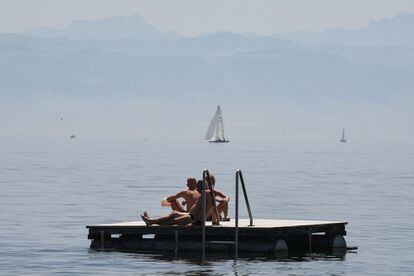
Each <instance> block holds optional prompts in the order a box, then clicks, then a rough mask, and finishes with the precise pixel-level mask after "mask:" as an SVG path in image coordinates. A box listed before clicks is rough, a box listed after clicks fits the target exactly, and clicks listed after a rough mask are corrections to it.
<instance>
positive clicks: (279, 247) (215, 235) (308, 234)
mask: <svg viewBox="0 0 414 276" xmlns="http://www.w3.org/2000/svg"><path fill="white" fill-rule="evenodd" d="M346 224H347V222H345V221H308V220H270V219H256V220H255V221H254V226H249V220H247V219H240V220H239V228H238V236H239V250H240V252H256V253H270V254H276V255H277V254H278V253H286V252H289V251H293V250H295V251H298V250H299V251H304V252H312V251H320V250H323V251H326V250H332V249H341V248H342V249H346V242H345V239H344V238H343V236H345V235H346V231H345V225H346ZM86 227H87V228H88V229H89V235H88V238H89V239H91V240H92V242H91V248H93V249H117V250H128V251H138V252H139V251H155V252H182V251H183V252H184V251H200V250H201V246H202V245H201V235H202V233H201V230H202V229H201V227H200V226H193V227H185V226H178V225H173V226H159V225H152V226H147V225H145V223H144V222H142V221H130V222H122V223H112V224H96V225H88V226H86ZM205 231H206V232H205V234H206V243H207V247H206V250H207V251H210V252H214V251H219V252H222V253H224V252H233V251H234V239H235V225H234V221H229V222H221V223H220V225H218V226H215V225H211V223H210V222H207V223H206V228H205ZM151 234H152V235H151ZM148 235H151V236H149V237H148ZM232 250H233V251H232Z"/></svg>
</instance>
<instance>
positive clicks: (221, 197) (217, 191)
mask: <svg viewBox="0 0 414 276" xmlns="http://www.w3.org/2000/svg"><path fill="white" fill-rule="evenodd" d="M214 193H215V195H216V196H218V197H220V199H219V201H230V198H229V197H228V196H227V195H226V194H224V193H223V192H222V191H220V190H214Z"/></svg>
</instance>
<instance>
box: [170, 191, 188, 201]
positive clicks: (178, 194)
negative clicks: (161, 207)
mask: <svg viewBox="0 0 414 276" xmlns="http://www.w3.org/2000/svg"><path fill="white" fill-rule="evenodd" d="M185 193H186V191H181V192H179V193H177V194H175V195H172V196H169V197H167V201H168V202H170V201H172V200H175V199H177V198H180V197H183V198H184V195H185Z"/></svg>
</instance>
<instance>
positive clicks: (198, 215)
mask: <svg viewBox="0 0 414 276" xmlns="http://www.w3.org/2000/svg"><path fill="white" fill-rule="evenodd" d="M203 185H205V184H204V181H202V180H199V181H198V182H197V191H198V192H199V193H200V194H201V192H202V188H203ZM213 208H214V207H213V204H212V198H211V191H210V190H207V189H206V212H205V217H206V218H207V217H209V216H213V218H215V214H214V213H215V212H213ZM141 218H142V220H143V221H144V222H145V223H146V224H147V225H153V224H157V225H185V226H192V225H198V224H201V222H202V219H203V218H202V200H201V197H200V198H199V200H198V201H197V203H196V204H194V205H193V207H192V208H191V209H190V211H189V212H179V211H175V210H173V211H172V212H171V213H170V214H168V215H166V216H164V217H160V218H158V219H152V218H151V217H150V216H149V214H148V213H147V212H144V213H143V214H142V215H141ZM213 221H215V220H213Z"/></svg>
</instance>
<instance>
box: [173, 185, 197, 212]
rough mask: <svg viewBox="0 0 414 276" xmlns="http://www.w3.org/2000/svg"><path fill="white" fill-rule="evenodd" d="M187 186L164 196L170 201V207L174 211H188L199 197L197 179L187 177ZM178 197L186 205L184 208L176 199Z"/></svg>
mask: <svg viewBox="0 0 414 276" xmlns="http://www.w3.org/2000/svg"><path fill="white" fill-rule="evenodd" d="M187 187H188V189H187V190H183V191H181V192H179V193H177V194H175V195H172V196H169V197H167V198H166V200H167V201H168V202H169V203H171V208H172V209H173V210H174V211H178V212H189V211H190V210H191V208H192V207H193V206H194V204H196V202H197V200H198V199H199V198H200V193H199V192H198V191H197V180H196V179H195V178H194V177H189V178H188V179H187ZM179 198H183V199H184V203H185V205H186V206H187V207H186V208H184V206H183V204H181V203H180V202H179V201H178V199H179Z"/></svg>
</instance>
